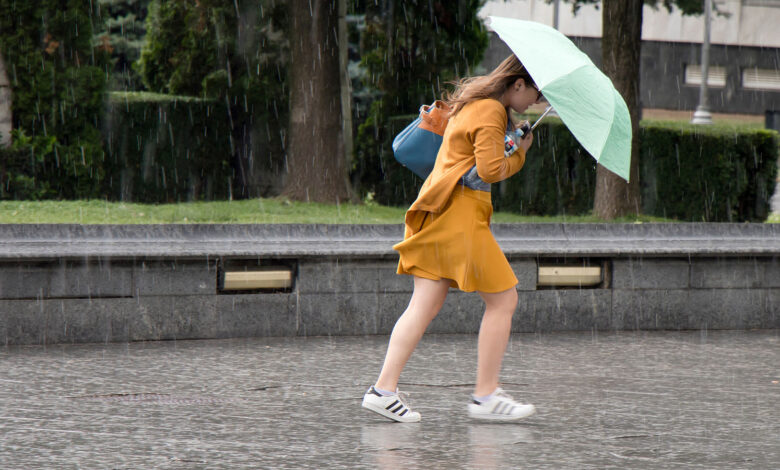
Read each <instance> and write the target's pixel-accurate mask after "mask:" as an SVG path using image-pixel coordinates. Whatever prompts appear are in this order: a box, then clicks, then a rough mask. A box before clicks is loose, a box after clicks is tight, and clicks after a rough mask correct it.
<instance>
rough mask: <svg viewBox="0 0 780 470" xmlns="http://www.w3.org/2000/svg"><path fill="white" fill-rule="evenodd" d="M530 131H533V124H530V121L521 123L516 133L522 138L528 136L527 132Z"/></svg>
mask: <svg viewBox="0 0 780 470" xmlns="http://www.w3.org/2000/svg"><path fill="white" fill-rule="evenodd" d="M529 132H531V125H530V124H528V121H526V122H524V123H522V124H521V125H520V127H518V128H517V129H516V130H515V133H516V134H518V135H519V136H520V138H521V139H525V138H526V134H528V133H529Z"/></svg>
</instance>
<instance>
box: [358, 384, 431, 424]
mask: <svg viewBox="0 0 780 470" xmlns="http://www.w3.org/2000/svg"><path fill="white" fill-rule="evenodd" d="M363 408H366V409H368V410H371V411H373V412H375V413H379V414H380V415H382V416H384V417H385V418H389V419H392V420H393V421H398V422H400V423H416V422H418V421H420V419H421V416H420V413H418V412H416V411H412V410H411V408H409V405H408V404H407V403H406V397H405V396H404V395H403V394H402V393H401V392H399V391H398V390H396V391H395V393H394V394H392V395H387V396H384V395H382V394H381V393H379V392H377V391H376V389H375V388H374V386H373V385H372V386H371V388H369V389H368V391H367V392H366V394H365V395H363Z"/></svg>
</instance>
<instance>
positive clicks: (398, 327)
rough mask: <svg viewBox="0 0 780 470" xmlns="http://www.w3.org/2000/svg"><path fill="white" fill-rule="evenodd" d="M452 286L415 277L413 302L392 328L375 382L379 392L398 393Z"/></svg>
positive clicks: (447, 283) (447, 280) (410, 302)
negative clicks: (405, 370) (404, 373)
mask: <svg viewBox="0 0 780 470" xmlns="http://www.w3.org/2000/svg"><path fill="white" fill-rule="evenodd" d="M449 286H450V281H449V279H441V280H439V281H432V280H430V279H424V278H421V277H417V276H414V292H413V293H412V299H411V300H410V301H409V306H408V307H407V308H406V311H405V312H404V313H403V315H401V317H400V318H398V321H396V322H395V327H393V333H392V334H391V335H390V343H389V344H388V346H387V354H386V355H385V363H384V365H383V366H382V372H380V373H379V379H378V380H377V382H376V386H377V387H378V388H380V389H383V390H390V391H392V390H395V389H396V387H397V386H398V378H399V377H401V371H402V370H403V368H404V366H405V365H406V362H407V361H408V360H409V357H410V356H411V355H412V352H413V351H414V348H415V347H417V343H418V342H420V338H422V336H423V333H425V329H426V328H428V325H429V324H430V323H431V320H433V319H434V318H435V317H436V314H438V313H439V310H440V309H441V306H442V305H443V304H444V299H445V298H446V297H447V289H449Z"/></svg>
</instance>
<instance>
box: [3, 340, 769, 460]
mask: <svg viewBox="0 0 780 470" xmlns="http://www.w3.org/2000/svg"><path fill="white" fill-rule="evenodd" d="M386 343H387V337H384V336H374V337H331V338H326V337H319V338H264V339H263V338H261V339H251V340H209V341H170V342H147V343H130V344H98V345H65V346H48V347H39V346H36V347H29V346H27V347H8V348H5V349H0V415H1V416H0V436H1V437H0V468H3V469H28V468H63V469H64V468H127V469H131V468H132V469H136V468H171V469H179V468H210V469H222V468H224V469H234V468H273V469H286V468H289V469H300V468H378V469H400V468H426V469H436V468H445V469H455V468H479V469H491V468H506V469H509V468H512V469H514V468H551V469H552V468H555V469H560V468H577V469H583V468H643V469H645V468H702V469H712V468H728V469H741V468H760V469H767V468H779V467H780V331H776V330H775V331H733V332H717V331H696V332H655V333H645V332H636V333H625V332H621V333H611V334H601V333H599V334H595V333H565V334H564V333H561V334H545V335H538V334H537V335H535V334H518V335H514V336H513V337H512V341H511V344H510V349H509V351H508V353H507V357H506V359H505V362H504V371H503V374H502V379H503V387H504V388H505V389H506V390H508V391H509V392H510V393H511V394H512V395H514V396H515V397H517V398H521V399H523V400H525V401H528V402H531V403H534V404H535V405H536V406H537V409H538V412H537V414H536V415H535V416H533V417H531V418H529V419H527V420H526V421H523V422H521V423H516V424H482V423H476V422H472V421H469V420H468V419H467V418H466V404H467V402H468V398H469V393H470V391H471V384H472V383H473V377H474V367H475V366H474V364H475V360H476V336H474V335H431V336H426V337H425V338H424V339H423V341H422V342H421V344H420V346H419V347H418V349H417V351H416V353H415V355H414V356H413V357H412V360H411V361H410V363H409V365H408V366H407V369H406V370H405V371H404V375H403V376H402V389H404V390H406V391H408V392H410V401H411V404H412V406H413V407H414V408H415V409H417V410H418V411H420V412H421V413H422V415H423V421H422V422H421V423H415V424H398V423H392V422H389V421H387V420H385V419H384V418H382V417H380V416H378V415H373V414H371V413H370V412H368V411H365V410H363V409H362V408H361V407H360V400H361V397H362V394H363V392H364V390H365V388H366V387H367V386H368V385H369V384H371V383H372V381H373V380H374V379H375V377H376V374H377V372H378V370H379V367H380V365H381V361H382V356H383V354H384V351H385V348H386Z"/></svg>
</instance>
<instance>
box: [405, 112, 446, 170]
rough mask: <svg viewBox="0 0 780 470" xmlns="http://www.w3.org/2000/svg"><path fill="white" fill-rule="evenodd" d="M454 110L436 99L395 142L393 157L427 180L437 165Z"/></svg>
mask: <svg viewBox="0 0 780 470" xmlns="http://www.w3.org/2000/svg"><path fill="white" fill-rule="evenodd" d="M449 113H450V107H449V106H447V104H446V103H445V102H443V101H440V100H436V101H435V102H434V103H433V104H431V105H423V106H421V107H420V116H419V117H418V118H417V119H415V120H414V121H412V123H411V124H409V125H408V126H406V128H404V130H402V131H401V132H400V133H399V134H398V135H397V136H395V139H393V155H395V159H396V160H398V162H399V163H400V164H401V165H403V166H405V167H406V168H409V169H410V170H412V171H413V172H414V174H416V175H417V176H419V177H420V178H422V179H426V178H427V177H428V175H429V174H430V173H431V171H432V170H433V165H434V164H435V163H436V155H437V154H438V153H439V147H441V142H442V138H443V136H444V130H445V129H446V128H447V120H448V118H449Z"/></svg>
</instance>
